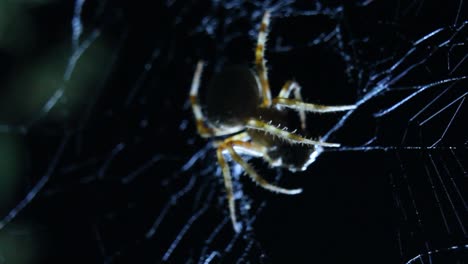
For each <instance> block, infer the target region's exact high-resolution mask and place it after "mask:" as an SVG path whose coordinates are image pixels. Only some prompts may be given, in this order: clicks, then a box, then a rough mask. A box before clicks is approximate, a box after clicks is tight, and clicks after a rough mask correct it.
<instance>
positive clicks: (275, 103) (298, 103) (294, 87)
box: [190, 11, 355, 231]
mask: <svg viewBox="0 0 468 264" xmlns="http://www.w3.org/2000/svg"><path fill="white" fill-rule="evenodd" d="M269 21H270V13H269V11H267V12H265V14H264V16H263V19H262V23H261V25H260V30H259V33H258V41H257V47H256V50H255V70H251V69H250V68H249V67H247V66H231V67H227V68H225V69H224V70H222V71H221V72H219V73H218V74H217V75H215V76H214V77H213V79H212V81H211V83H210V85H209V86H208V89H207V96H206V102H205V104H204V106H205V109H204V110H205V111H204V112H205V113H203V111H202V110H201V107H200V105H199V103H198V88H199V86H200V79H201V74H202V69H203V62H201V61H200V62H198V64H197V67H196V70H195V74H194V77H193V81H192V87H191V90H190V102H191V104H192V110H193V113H194V116H195V120H196V122H197V130H198V133H199V134H200V136H202V137H205V138H211V137H222V136H224V137H225V138H224V139H223V140H222V141H221V142H220V143H219V144H217V158H218V162H219V165H220V166H221V168H222V171H223V176H224V183H225V187H226V193H227V198H228V203H229V211H230V215H231V221H232V223H233V225H234V229H235V230H236V231H239V230H240V226H239V225H238V223H237V219H236V210H235V203H234V196H233V190H232V179H231V173H230V169H229V166H228V164H227V163H226V160H225V158H224V154H225V153H227V154H229V155H230V156H231V158H232V159H233V161H235V162H237V163H238V164H239V165H241V166H242V168H243V169H244V170H245V172H246V173H247V174H248V175H249V176H250V177H251V178H252V180H253V181H255V182H256V183H258V184H259V185H260V186H262V187H263V188H265V189H268V190H270V191H273V192H278V193H283V194H298V193H300V192H301V191H302V190H301V189H285V188H281V187H279V186H276V185H273V184H271V183H269V182H268V181H266V180H265V179H263V178H262V177H261V176H260V175H259V174H258V173H257V172H256V171H255V170H254V169H253V167H252V166H251V165H250V164H249V163H247V162H246V161H245V160H244V159H243V158H242V157H241V156H240V155H239V154H246V155H251V156H255V157H261V158H263V159H264V160H266V161H267V162H268V163H269V164H270V165H271V166H274V167H285V168H288V169H289V170H291V171H298V170H305V169H306V168H307V166H308V165H309V164H310V163H311V160H312V159H313V158H315V156H313V155H312V153H313V151H314V149H315V146H323V147H338V146H339V144H336V143H328V142H322V141H316V140H311V139H307V138H305V137H303V136H301V135H299V134H298V133H296V132H295V131H291V130H290V129H288V128H287V127H288V125H289V122H288V118H287V116H286V115H284V110H285V109H286V108H289V109H293V110H295V111H298V113H299V117H300V121H301V129H303V130H304V129H305V128H306V122H305V112H313V113H329V112H338V111H346V110H350V109H354V108H355V106H354V105H340V106H326V105H317V104H309V103H305V102H303V101H302V97H301V92H300V90H301V88H300V86H299V84H298V83H297V82H294V81H287V82H286V83H285V84H284V85H283V87H282V89H281V91H280V93H279V94H278V96H277V97H275V98H272V97H271V93H270V87H269V83H268V77H267V68H266V66H265V59H264V53H265V43H266V37H267V30H268V24H269ZM292 92H293V93H294V94H293V95H294V99H290V95H291V93H292ZM296 144H302V145H308V146H309V147H308V148H298V147H297V146H296Z"/></svg>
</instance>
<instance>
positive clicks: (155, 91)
mask: <svg viewBox="0 0 468 264" xmlns="http://www.w3.org/2000/svg"><path fill="white" fill-rule="evenodd" d="M150 2H151V3H150ZM267 9H268V10H270V11H271V14H272V17H271V24H270V34H269V38H268V42H267V45H266V59H267V67H268V69H269V72H268V74H269V81H270V85H271V87H272V93H273V95H276V94H277V93H278V92H279V90H280V89H281V86H282V85H283V84H284V83H285V82H286V81H287V80H296V81H297V82H298V83H299V84H300V85H301V86H302V93H303V98H304V101H306V102H310V103H317V104H328V105H340V104H356V105H357V108H356V109H355V110H353V111H350V112H344V113H334V114H326V115H317V114H308V115H307V126H308V132H307V133H308V135H310V136H311V137H313V138H316V139H317V138H326V140H327V141H330V142H339V143H340V144H341V147H339V148H325V149H324V151H323V152H322V153H321V154H320V155H319V157H318V158H317V160H316V161H315V162H314V163H313V164H311V165H310V166H309V168H308V169H307V170H306V171H304V172H290V171H288V170H285V169H277V168H271V167H269V166H268V164H267V163H265V162H263V161H262V160H261V159H256V158H252V159H249V158H248V157H245V158H247V159H249V162H250V163H251V164H252V165H253V166H254V167H255V169H256V170H257V171H258V173H259V174H261V175H262V176H264V177H265V178H267V179H268V180H269V181H271V182H276V183H277V184H278V185H281V186H283V187H286V188H302V189H303V190H304V191H303V193H302V194H300V195H295V196H288V195H281V194H275V193H271V192H269V191H266V190H264V189H262V188H261V187H259V186H256V185H255V183H253V182H252V181H251V180H250V179H249V178H248V177H247V176H245V175H244V174H243V173H242V171H241V170H240V167H239V166H238V165H235V164H234V163H232V162H231V163H230V164H231V166H230V168H231V170H232V174H233V178H234V185H235V190H236V195H235V196H236V206H237V210H238V218H239V220H240V221H241V222H242V224H243V226H244V229H243V230H242V232H240V233H235V232H234V230H233V228H232V225H231V222H230V219H229V210H228V206H227V200H226V195H225V189H224V183H223V177H222V174H221V170H220V169H219V166H218V164H217V161H216V154H215V148H214V147H213V145H212V143H213V141H210V140H207V139H203V138H201V137H199V136H198V135H197V131H196V127H195V122H194V119H193V116H192V112H191V109H190V102H189V98H188V94H189V90H190V84H191V81H192V77H193V74H194V71H195V66H196V63H197V61H199V60H204V61H205V69H204V73H203V77H202V83H201V102H202V105H203V99H204V96H203V95H204V93H203V92H204V89H205V88H206V86H207V85H208V83H209V81H210V79H211V77H212V76H213V75H214V74H216V72H219V71H220V70H221V69H222V68H223V66H226V65H232V64H246V65H249V66H253V60H254V50H255V43H256V37H257V33H258V30H259V24H260V21H261V18H262V15H263V13H264V11H265V10H267ZM467 10H468V9H467V3H466V2H464V1H463V0H456V1H443V2H441V1H433V0H431V1H424V0H413V1H390V0H385V1H382V0H380V1H377V0H361V1H293V0H277V1H274V0H270V1H242V0H211V1H210V0H206V1H205V0H200V1H196V0H189V1H179V0H165V1H163V0H160V1H146V2H145V1H133V2H131V1H123V0H121V1H106V0H73V1H59V0H23V1H12V0H4V1H1V2H0V263H15V264H20V263H21V264H22V263H33V264H35V263H55V262H57V263H402V264H404V263H444V264H445V263H454V264H455V263H468V240H467V230H466V229H467V228H468V226H467V222H468V221H467V220H468V217H467V215H468V214H467V205H466V196H467V195H466V194H467V167H468V162H467V152H466V150H467V146H468V145H467V144H468V137H467V135H468V133H467V128H466V120H467V106H466V105H467V104H466V101H465V100H466V96H467V93H468V89H467V87H468V79H467V77H468V75H467V69H468V68H467V63H468V59H467V56H468V55H467V54H468V48H467V47H468V20H467V19H468V12H467ZM239 103H242V102H239ZM290 112H291V118H292V119H294V118H296V119H297V117H296V115H295V113H294V112H292V111H290ZM296 121H297V120H296ZM296 123H298V122H296ZM298 126H299V124H298ZM304 147H306V146H304Z"/></svg>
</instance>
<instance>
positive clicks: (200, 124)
mask: <svg viewBox="0 0 468 264" xmlns="http://www.w3.org/2000/svg"><path fill="white" fill-rule="evenodd" d="M202 71H203V61H198V63H197V67H196V70H195V74H194V75H193V80H192V87H191V88H190V104H191V105H192V112H193V115H194V116H195V121H196V123H197V131H198V134H200V136H201V137H203V138H208V137H212V136H214V135H215V131H214V130H213V129H212V128H210V127H208V126H207V125H205V120H206V118H205V116H204V115H203V112H202V110H201V107H200V104H199V102H198V88H199V87H200V79H201V75H202Z"/></svg>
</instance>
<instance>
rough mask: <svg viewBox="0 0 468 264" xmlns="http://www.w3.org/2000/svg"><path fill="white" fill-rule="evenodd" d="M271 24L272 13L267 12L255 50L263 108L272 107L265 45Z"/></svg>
mask: <svg viewBox="0 0 468 264" xmlns="http://www.w3.org/2000/svg"><path fill="white" fill-rule="evenodd" d="M269 24H270V12H269V11H266V12H265V14H264V15H263V18H262V23H261V24H260V30H259V32H258V38H257V47H256V48H255V66H256V70H257V75H258V77H259V79H260V86H261V88H262V98H263V102H262V106H263V107H266V106H270V105H271V92H270V84H269V83H268V73H267V71H268V70H267V68H266V65H265V44H266V41H267V37H268V25H269Z"/></svg>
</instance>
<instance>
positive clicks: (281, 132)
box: [246, 118, 340, 147]
mask: <svg viewBox="0 0 468 264" xmlns="http://www.w3.org/2000/svg"><path fill="white" fill-rule="evenodd" d="M246 127H247V128H250V129H256V130H260V131H264V132H266V133H269V134H271V135H273V136H277V137H279V138H282V139H284V140H285V141H287V142H289V143H291V144H306V145H314V146H323V147H339V146H340V144H338V143H329V142H323V141H316V140H311V139H307V138H304V137H302V136H300V135H298V134H294V133H293V132H289V131H286V128H283V129H282V128H279V127H276V126H274V125H272V124H270V123H265V122H263V121H261V120H258V119H253V118H252V119H249V120H248V121H247V124H246Z"/></svg>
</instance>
